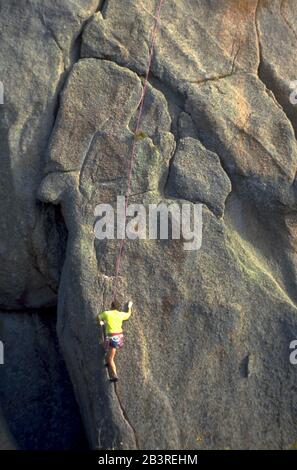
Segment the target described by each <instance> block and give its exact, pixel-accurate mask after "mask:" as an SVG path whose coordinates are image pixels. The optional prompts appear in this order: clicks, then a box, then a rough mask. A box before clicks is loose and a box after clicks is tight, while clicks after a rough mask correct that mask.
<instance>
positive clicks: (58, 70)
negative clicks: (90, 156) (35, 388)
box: [0, 0, 98, 310]
mask: <svg viewBox="0 0 297 470" xmlns="http://www.w3.org/2000/svg"><path fill="white" fill-rule="evenodd" d="M97 6H98V0H78V1H76V2H74V3H73V2H68V1H64V0H58V1H56V2H54V3H53V2H52V1H51V0H48V1H40V0H28V1H19V0H2V1H1V3H0V9H1V11H0V18H1V19H0V23H1V26H0V29H1V31H3V33H2V34H1V51H2V53H1V57H2V58H1V64H0V77H1V81H2V83H3V86H4V101H5V105H4V106H2V107H1V122H0V139H1V149H0V152H1V156H0V159H1V173H0V175H1V176H0V188H1V189H0V197H1V207H0V226H1V232H2V236H1V243H0V260H1V261H0V262H1V273H0V305H2V308H5V309H6V308H10V309H12V310H14V309H22V308H28V307H29V308H31V307H33V308H38V307H42V306H44V305H54V304H55V303H56V297H57V285H58V280H59V251H60V249H59V244H58V243H57V237H53V238H49V239H48V243H49V244H50V245H52V246H50V247H46V249H45V247H44V245H45V243H44V239H46V238H47V230H48V228H46V227H48V225H53V224H54V223H55V216H54V215H53V214H52V210H50V211H49V213H48V212H46V213H45V212H44V211H43V210H42V209H41V208H40V207H39V206H37V205H36V190H37V187H38V184H39V182H40V179H41V174H42V170H43V167H44V156H45V150H46V147H47V141H48V138H49V135H50V133H51V129H52V126H53V123H54V119H55V113H56V106H57V99H58V93H59V91H60V89H61V86H62V84H63V82H64V80H65V74H66V72H67V69H69V67H70V66H71V63H72V62H73V61H74V60H75V59H76V56H77V47H78V45H79V41H78V43H77V38H78V37H79V35H80V32H81V28H82V26H83V25H84V22H85V21H86V20H87V19H88V18H89V17H91V16H92V14H93V13H94V11H95V10H96V8H97ZM4 31H5V33H4ZM19 38H21V43H20V41H19ZM51 230H52V231H53V230H54V229H51ZM46 253H48V260H46V259H45V256H46ZM40 258H42V261H41V264H40Z"/></svg>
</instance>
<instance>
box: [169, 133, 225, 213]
mask: <svg viewBox="0 0 297 470" xmlns="http://www.w3.org/2000/svg"><path fill="white" fill-rule="evenodd" d="M167 191H168V193H169V194H171V195H172V196H175V197H180V198H182V199H189V200H190V201H192V202H202V203H203V204H205V205H206V206H208V207H209V209H210V210H211V211H213V212H214V213H215V214H216V215H222V214H223V211H224V208H225V201H226V198H227V196H228V194H229V193H230V192H231V184H230V180H229V178H228V176H227V175H226V173H225V172H224V170H223V169H222V167H221V163H220V159H219V157H218V156H217V154H216V153H213V152H210V151H209V150H206V149H205V148H204V147H203V145H201V143H200V142H199V141H198V140H197V139H192V138H191V137H187V138H185V139H180V141H179V145H178V147H177V149H176V152H175V155H174V160H173V162H172V164H171V168H170V175H169V178H168V184H167Z"/></svg>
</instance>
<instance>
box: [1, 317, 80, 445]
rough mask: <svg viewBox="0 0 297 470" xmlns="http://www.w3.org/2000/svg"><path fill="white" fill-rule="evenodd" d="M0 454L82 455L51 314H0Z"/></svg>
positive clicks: (77, 420) (75, 411)
mask: <svg viewBox="0 0 297 470" xmlns="http://www.w3.org/2000/svg"><path fill="white" fill-rule="evenodd" d="M0 321H1V333H0V335H1V340H2V341H3V343H4V365H0V406H1V408H2V415H3V419H2V423H3V425H2V424H1V425H0V426H1V429H3V428H4V431H2V432H3V433H4V435H5V436H6V439H4V437H3V438H1V441H0V442H1V449H4V448H7V446H8V445H10V447H11V446H14V447H16V448H19V449H35V450H37V449H39V450H48V449H86V448H87V442H86V437H85V433H84V430H83V427H82V423H81V419H80V415H79V410H78V406H77V403H76V401H75V398H74V395H73V389H72V385H71V383H70V380H69V377H68V373H67V370H66V368H65V363H64V361H63V359H62V357H61V353H60V350H59V346H58V342H57V335H56V313H55V311H50V312H45V311H40V312H38V313H20V314H17V313H1V314H0Z"/></svg>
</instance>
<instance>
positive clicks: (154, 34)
mask: <svg viewBox="0 0 297 470" xmlns="http://www.w3.org/2000/svg"><path fill="white" fill-rule="evenodd" d="M164 1H165V0H160V1H159V4H158V6H157V9H156V13H155V24H154V26H153V29H152V33H151V41H150V44H151V47H150V50H149V58H148V67H147V71H146V75H145V81H144V86H143V88H142V92H141V97H140V105H139V110H138V117H137V121H136V127H135V131H134V136H133V144H132V151H131V157H130V162H129V173H128V185H127V191H126V195H125V227H126V220H127V209H128V204H129V197H130V193H131V182H132V173H133V167H134V162H135V156H136V142H137V134H138V132H139V129H140V123H141V118H142V113H143V107H144V99H145V94H146V90H147V85H148V78H149V73H150V70H151V65H152V59H153V54H154V48H155V42H156V37H157V33H158V32H159V29H160V16H161V10H162V6H163V3H164ZM125 241H126V237H124V238H123V239H122V240H121V241H120V246H119V252H118V255H117V259H116V265H115V284H114V290H113V300H115V296H116V291H117V282H118V276H119V273H120V269H121V259H122V255H123V250H124V246H125Z"/></svg>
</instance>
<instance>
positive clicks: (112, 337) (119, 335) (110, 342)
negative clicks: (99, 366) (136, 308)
mask: <svg viewBox="0 0 297 470" xmlns="http://www.w3.org/2000/svg"><path fill="white" fill-rule="evenodd" d="M132 305H133V302H132V301H131V300H130V301H129V302H128V312H122V311H121V306H120V304H119V302H118V301H117V300H114V301H113V302H112V304H111V310H105V311H104V312H101V313H99V315H98V317H97V318H98V321H99V324H100V325H101V326H102V327H103V326H104V330H105V334H104V347H105V351H106V364H105V365H106V366H107V367H108V371H109V376H110V381H111V382H117V381H118V376H117V370H116V366H115V362H114V358H115V355H116V351H117V349H120V348H122V347H123V344H124V335H123V330H122V323H123V321H124V320H128V318H129V317H130V315H131V312H132Z"/></svg>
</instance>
